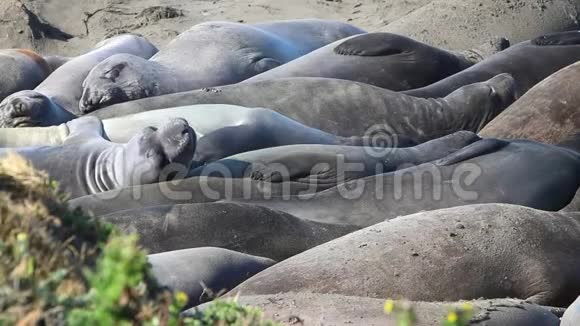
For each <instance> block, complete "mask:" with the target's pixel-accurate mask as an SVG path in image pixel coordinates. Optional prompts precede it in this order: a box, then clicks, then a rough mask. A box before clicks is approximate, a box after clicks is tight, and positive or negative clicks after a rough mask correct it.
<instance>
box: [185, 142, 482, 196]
mask: <svg viewBox="0 0 580 326" xmlns="http://www.w3.org/2000/svg"><path fill="white" fill-rule="evenodd" d="M480 139H481V138H479V137H477V135H475V134H474V133H472V132H469V131H458V132H456V133H453V134H451V135H448V136H444V137H441V138H438V139H435V140H432V141H428V142H426V143H423V144H420V145H417V146H414V147H408V148H373V147H364V146H361V147H354V146H336V145H289V146H279V147H273V148H266V149H261V150H257V151H251V152H245V153H241V154H237V155H234V156H230V157H227V158H224V159H221V160H218V161H215V162H213V163H210V164H207V165H204V166H200V167H198V168H196V169H194V170H192V171H191V172H190V174H189V176H190V177H193V176H202V175H203V176H218V177H219V176H221V177H228V178H250V179H253V180H261V181H267V182H274V183H281V182H288V181H291V182H299V183H304V184H307V185H310V186H312V187H314V188H315V189H316V191H320V190H322V189H328V188H330V187H334V186H336V185H338V184H340V183H343V182H346V181H351V180H356V179H360V178H364V177H367V176H370V175H376V174H381V173H387V172H392V171H395V170H398V169H402V168H406V167H408V166H409V165H419V164H422V163H427V162H431V161H435V160H438V159H441V158H443V157H445V156H447V155H449V154H452V153H454V152H456V151H458V150H460V149H462V148H464V147H466V146H467V145H469V144H471V143H473V142H476V141H478V140H480Z"/></svg>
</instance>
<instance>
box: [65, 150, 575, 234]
mask: <svg viewBox="0 0 580 326" xmlns="http://www.w3.org/2000/svg"><path fill="white" fill-rule="evenodd" d="M546 157H549V158H550V160H546ZM554 166H558V169H554ZM579 187H580V154H579V153H576V152H573V151H572V150H569V149H566V148H561V147H557V146H553V145H547V144H541V143H537V142H533V141H525V140H518V141H516V140H513V141H504V140H498V139H483V140H480V141H477V142H475V143H473V144H471V145H469V146H467V147H465V148H463V149H460V150H459V151H456V152H454V153H453V154H451V155H449V156H447V157H444V158H443V159H441V160H438V161H435V162H431V163H425V164H421V165H418V166H415V167H409V168H407V169H402V170H397V171H394V172H389V173H383V174H379V175H376V176H369V177H366V178H363V179H358V180H353V181H349V182H345V183H343V184H340V185H338V186H336V187H333V188H330V189H327V190H325V191H322V192H316V191H315V190H316V189H314V191H313V189H312V187H311V185H310V184H309V183H301V182H291V183H288V182H286V183H281V184H277V183H270V182H262V181H257V180H249V179H247V178H246V179H231V178H223V177H204V176H202V177H193V178H187V179H184V180H179V181H177V182H169V183H167V182H166V183H159V184H156V185H143V186H135V187H130V188H126V189H121V190H119V191H113V192H107V193H103V194H98V195H93V196H86V197H83V198H79V199H77V200H73V201H70V202H69V203H70V204H71V206H72V207H84V208H86V209H89V210H91V211H93V212H95V213H96V214H98V215H102V214H106V213H109V212H115V211H120V210H124V209H134V208H141V207H150V206H159V205H172V204H180V203H203V202H214V201H219V200H227V201H237V202H243V203H247V204H255V205H260V206H264V207H268V208H271V209H275V210H279V211H284V212H286V213H289V214H291V215H294V216H296V217H299V218H303V219H309V220H313V221H317V222H321V223H329V224H348V225H357V226H362V227H364V226H369V225H373V224H376V223H379V222H382V221H384V220H386V219H393V218H396V217H397V216H403V215H408V214H413V213H417V212H420V211H428V210H434V209H440V208H447V207H455V206H462V205H471V204H479V203H507V204H515V205H522V206H527V207H532V208H536V209H542V210H548V211H557V210H560V209H562V208H564V207H565V206H566V205H568V204H569V203H570V201H571V200H572V198H573V197H574V194H575V193H576V191H577V190H578V188H579ZM531 189H533V191H531ZM135 194H139V196H138V197H136V196H135Z"/></svg>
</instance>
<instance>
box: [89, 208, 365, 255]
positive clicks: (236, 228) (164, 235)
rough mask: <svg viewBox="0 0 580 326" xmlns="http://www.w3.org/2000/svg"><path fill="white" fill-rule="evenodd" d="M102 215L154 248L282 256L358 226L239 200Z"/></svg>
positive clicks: (300, 250)
mask: <svg viewBox="0 0 580 326" xmlns="http://www.w3.org/2000/svg"><path fill="white" fill-rule="evenodd" d="M100 219H101V220H104V221H106V222H109V223H112V224H114V225H115V226H116V227H117V228H119V230H121V231H123V232H127V233H137V234H138V235H139V243H140V245H141V246H143V248H145V249H147V251H148V252H149V253H159V252H165V251H171V250H179V249H187V248H199V247H219V248H224V249H230V250H236V251H239V252H243V253H246V254H250V255H256V256H262V257H268V258H271V259H274V260H277V261H281V260H284V259H287V258H290V257H292V256H294V255H297V254H299V253H301V252H303V251H306V250H308V249H311V248H313V247H315V246H317V245H320V244H322V243H325V242H327V241H330V240H334V239H336V238H338V237H340V236H343V235H345V234H348V233H350V232H353V231H355V230H357V229H358V228H357V227H353V226H344V225H332V224H323V223H316V222H312V221H307V220H301V219H299V218H297V217H294V216H292V215H289V214H286V213H282V212H277V211H274V210H271V209H268V208H264V207H259V206H254V205H245V204H235V203H206V204H186V205H169V206H156V207H150V208H144V209H136V210H125V211H120V212H115V213H112V214H108V215H105V216H101V217H100ZM159 230H163V231H162V232H159Z"/></svg>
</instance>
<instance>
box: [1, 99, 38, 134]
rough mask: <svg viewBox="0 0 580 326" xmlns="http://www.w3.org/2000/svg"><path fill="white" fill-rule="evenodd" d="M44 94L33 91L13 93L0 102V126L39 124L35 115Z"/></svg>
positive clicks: (30, 125) (15, 126)
mask: <svg viewBox="0 0 580 326" xmlns="http://www.w3.org/2000/svg"><path fill="white" fill-rule="evenodd" d="M45 99H46V98H45V97H44V95H42V94H40V93H37V92H34V91H22V92H18V93H15V94H13V95H11V96H9V97H7V98H6V99H4V101H2V103H0V127H2V128H18V127H32V126H36V125H39V123H38V122H37V121H36V120H37V118H38V117H37V115H38V114H40V113H41V109H42V105H43V103H44V102H45Z"/></svg>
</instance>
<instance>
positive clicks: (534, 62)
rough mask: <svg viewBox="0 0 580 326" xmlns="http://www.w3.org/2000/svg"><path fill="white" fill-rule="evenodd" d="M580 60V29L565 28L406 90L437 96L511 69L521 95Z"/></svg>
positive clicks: (416, 93)
mask: <svg viewBox="0 0 580 326" xmlns="http://www.w3.org/2000/svg"><path fill="white" fill-rule="evenodd" d="M578 60H580V32H579V31H571V32H562V33H554V34H548V35H544V36H540V37H537V38H535V39H532V40H531V41H524V42H521V43H519V44H516V45H514V46H511V47H509V48H508V49H506V50H504V51H501V52H498V53H496V54H494V55H492V56H490V57H489V58H487V59H485V60H484V61H482V62H480V63H478V64H475V65H473V66H471V67H469V68H467V69H465V70H463V71H461V72H459V73H457V74H455V75H453V76H450V77H447V78H445V79H443V80H440V81H438V82H436V83H434V84H432V85H429V86H426V87H423V88H418V89H414V90H410V91H405V92H404V93H405V94H408V95H412V96H418V97H425V98H430V97H433V98H436V97H443V96H446V95H447V94H449V93H451V92H453V91H454V90H456V89H458V88H459V87H461V86H463V85H467V84H472V83H476V82H480V81H483V80H487V79H489V78H491V77H493V76H495V75H497V74H501V73H509V74H510V75H512V76H513V77H514V79H515V80H516V85H517V94H518V96H522V95H524V94H525V93H526V92H527V91H528V90H529V89H530V88H532V87H533V86H534V85H536V84H537V83H539V82H540V81H542V80H543V79H544V78H546V77H548V76H550V75H551V74H553V73H555V72H557V71H558V70H560V69H562V68H564V67H566V66H568V65H571V64H573V63H575V62H576V61H578Z"/></svg>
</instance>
